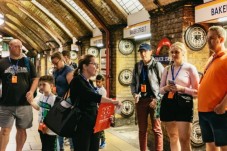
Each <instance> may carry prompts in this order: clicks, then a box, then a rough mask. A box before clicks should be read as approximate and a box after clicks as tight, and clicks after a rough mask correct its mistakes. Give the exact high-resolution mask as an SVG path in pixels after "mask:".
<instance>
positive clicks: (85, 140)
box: [72, 118, 100, 151]
mask: <svg viewBox="0 0 227 151" xmlns="http://www.w3.org/2000/svg"><path fill="white" fill-rule="evenodd" d="M93 128H94V125H92V126H91V125H90V124H89V120H88V119H86V118H81V120H80V123H79V124H78V127H77V130H76V134H75V136H73V137H72V140H73V146H74V150H75V151H98V150H99V140H100V133H99V132H98V133H94V131H93Z"/></svg>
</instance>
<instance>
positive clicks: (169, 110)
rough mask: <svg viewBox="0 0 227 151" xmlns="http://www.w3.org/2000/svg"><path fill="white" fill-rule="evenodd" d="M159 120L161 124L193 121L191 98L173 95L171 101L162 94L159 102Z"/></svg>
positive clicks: (166, 95) (189, 96)
mask: <svg viewBox="0 0 227 151" xmlns="http://www.w3.org/2000/svg"><path fill="white" fill-rule="evenodd" d="M160 119H161V121H163V122H171V121H183V122H192V120H193V97H192V96H191V95H188V94H178V93H175V94H174V98H173V99H169V98H168V93H166V94H164V96H163V98H162V101H161V108H160Z"/></svg>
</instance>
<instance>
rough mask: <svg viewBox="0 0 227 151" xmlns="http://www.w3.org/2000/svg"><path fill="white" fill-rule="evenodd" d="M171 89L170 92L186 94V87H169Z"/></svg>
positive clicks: (176, 85)
mask: <svg viewBox="0 0 227 151" xmlns="http://www.w3.org/2000/svg"><path fill="white" fill-rule="evenodd" d="M169 89H170V91H172V92H174V93H175V92H182V93H184V92H185V87H183V86H181V85H178V84H175V85H169Z"/></svg>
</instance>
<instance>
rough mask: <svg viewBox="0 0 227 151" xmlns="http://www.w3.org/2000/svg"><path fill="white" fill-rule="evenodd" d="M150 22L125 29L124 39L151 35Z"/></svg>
mask: <svg viewBox="0 0 227 151" xmlns="http://www.w3.org/2000/svg"><path fill="white" fill-rule="evenodd" d="M150 29H151V27H150V21H145V22H142V23H139V24H136V25H132V26H129V27H126V28H124V33H123V34H124V38H133V37H134V36H139V35H144V34H149V33H150Z"/></svg>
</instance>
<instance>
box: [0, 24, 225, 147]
mask: <svg viewBox="0 0 227 151" xmlns="http://www.w3.org/2000/svg"><path fill="white" fill-rule="evenodd" d="M207 41H208V46H209V49H210V50H211V51H212V52H213V55H212V56H211V57H210V59H209V60H208V62H207V64H206V67H205V70H204V74H203V77H202V78H201V79H200V81H199V75H198V72H197V70H196V67H195V66H194V65H192V64H190V63H187V62H186V61H185V55H186V48H185V46H184V44H183V43H181V42H175V43H173V44H172V45H171V46H170V50H169V55H170V58H171V60H172V63H171V64H170V65H168V66H166V67H165V68H164V67H163V66H162V64H161V63H159V62H157V61H155V59H154V58H153V57H152V52H153V48H151V46H150V45H149V44H146V43H143V44H141V45H140V47H139V50H138V51H139V53H140V56H141V61H139V62H138V63H136V64H135V67H134V70H133V78H132V83H131V85H130V87H131V92H132V94H133V97H134V99H135V104H136V110H137V118H138V127H139V144H140V150H141V151H146V148H147V127H148V115H150V120H151V124H152V131H153V132H154V136H155V137H154V138H155V140H154V141H155V143H154V144H155V150H156V151H162V150H163V133H162V127H161V122H162V123H163V124H164V126H165V128H166V130H167V133H168V136H169V138H170V148H171V150H172V151H180V150H181V151H190V150H191V147H190V134H191V123H192V120H193V97H198V112H199V124H200V127H201V132H202V138H203V141H204V142H205V143H206V150H207V151H218V150H219V149H220V150H221V151H227V131H226V129H227V113H226V107H227V86H226V83H227V51H226V48H225V45H224V42H225V41H226V31H225V29H224V28H222V27H220V26H212V27H210V28H209V30H208V36H207ZM9 52H10V55H9V57H6V58H3V59H1V60H0V79H1V82H2V97H1V99H0V127H1V131H0V150H1V151H5V150H6V146H7V144H8V141H9V135H10V132H11V129H12V126H13V123H14V121H15V125H16V129H17V132H16V143H17V145H16V150H17V151H22V148H23V145H24V143H25V141H26V137H27V134H26V129H28V128H30V127H32V121H33V116H32V107H31V106H30V104H33V103H34V102H33V99H34V94H35V91H36V88H37V87H39V90H40V92H41V93H42V96H41V97H40V99H39V101H38V103H37V104H38V107H37V106H36V109H39V124H40V126H39V130H38V131H39V134H40V138H41V142H42V150H45V151H47V150H51V151H53V150H56V138H57V136H56V134H54V133H53V132H52V131H51V130H49V129H48V128H47V127H45V125H44V124H43V119H44V118H45V116H46V114H47V112H48V110H49V109H50V108H51V107H52V106H53V104H54V101H55V97H56V95H55V94H53V92H52V90H53V87H54V85H55V86H56V94H57V95H58V96H60V97H63V96H64V95H65V94H66V92H67V91H70V95H69V97H70V100H71V103H72V104H73V103H74V102H76V101H79V103H78V106H79V108H80V110H81V111H82V113H83V114H82V117H81V119H80V122H79V124H78V127H77V131H76V132H75V135H74V136H73V137H72V138H70V142H71V147H75V148H76V150H78V151H98V150H99V148H100V133H94V132H93V128H94V125H95V121H96V116H97V112H98V105H99V104H100V103H113V104H114V105H116V106H118V107H119V106H120V105H121V103H120V102H119V101H117V100H112V99H110V98H107V97H106V91H105V89H104V88H103V80H104V79H103V77H102V76H100V75H99V76H97V78H96V86H97V87H98V88H96V87H95V86H94V84H93V82H92V80H91V77H93V76H96V73H97V69H98V63H97V62H96V59H95V57H94V56H93V55H89V54H88V55H84V56H82V57H81V58H80V59H79V62H78V66H76V69H75V70H74V69H73V68H75V64H72V63H71V62H70V60H67V58H69V54H68V53H67V52H64V53H66V55H65V56H66V58H64V57H63V54H64V53H62V54H61V53H59V52H57V53H54V54H53V55H52V56H51V61H52V64H53V65H54V67H55V70H54V73H53V76H49V75H45V76H42V77H40V78H38V77H37V74H36V70H35V67H34V65H33V64H32V62H31V61H30V60H28V59H27V58H26V57H24V56H22V43H21V41H20V40H18V39H13V40H11V41H10V43H9ZM66 63H67V64H66ZM159 108H160V114H159V113H158V112H159V110H158V109H159ZM159 117H160V118H159ZM82 136H83V137H82ZM63 140H64V138H61V137H58V141H59V146H60V149H61V150H63ZM103 145H104V146H105V137H103V138H102V146H103Z"/></svg>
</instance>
